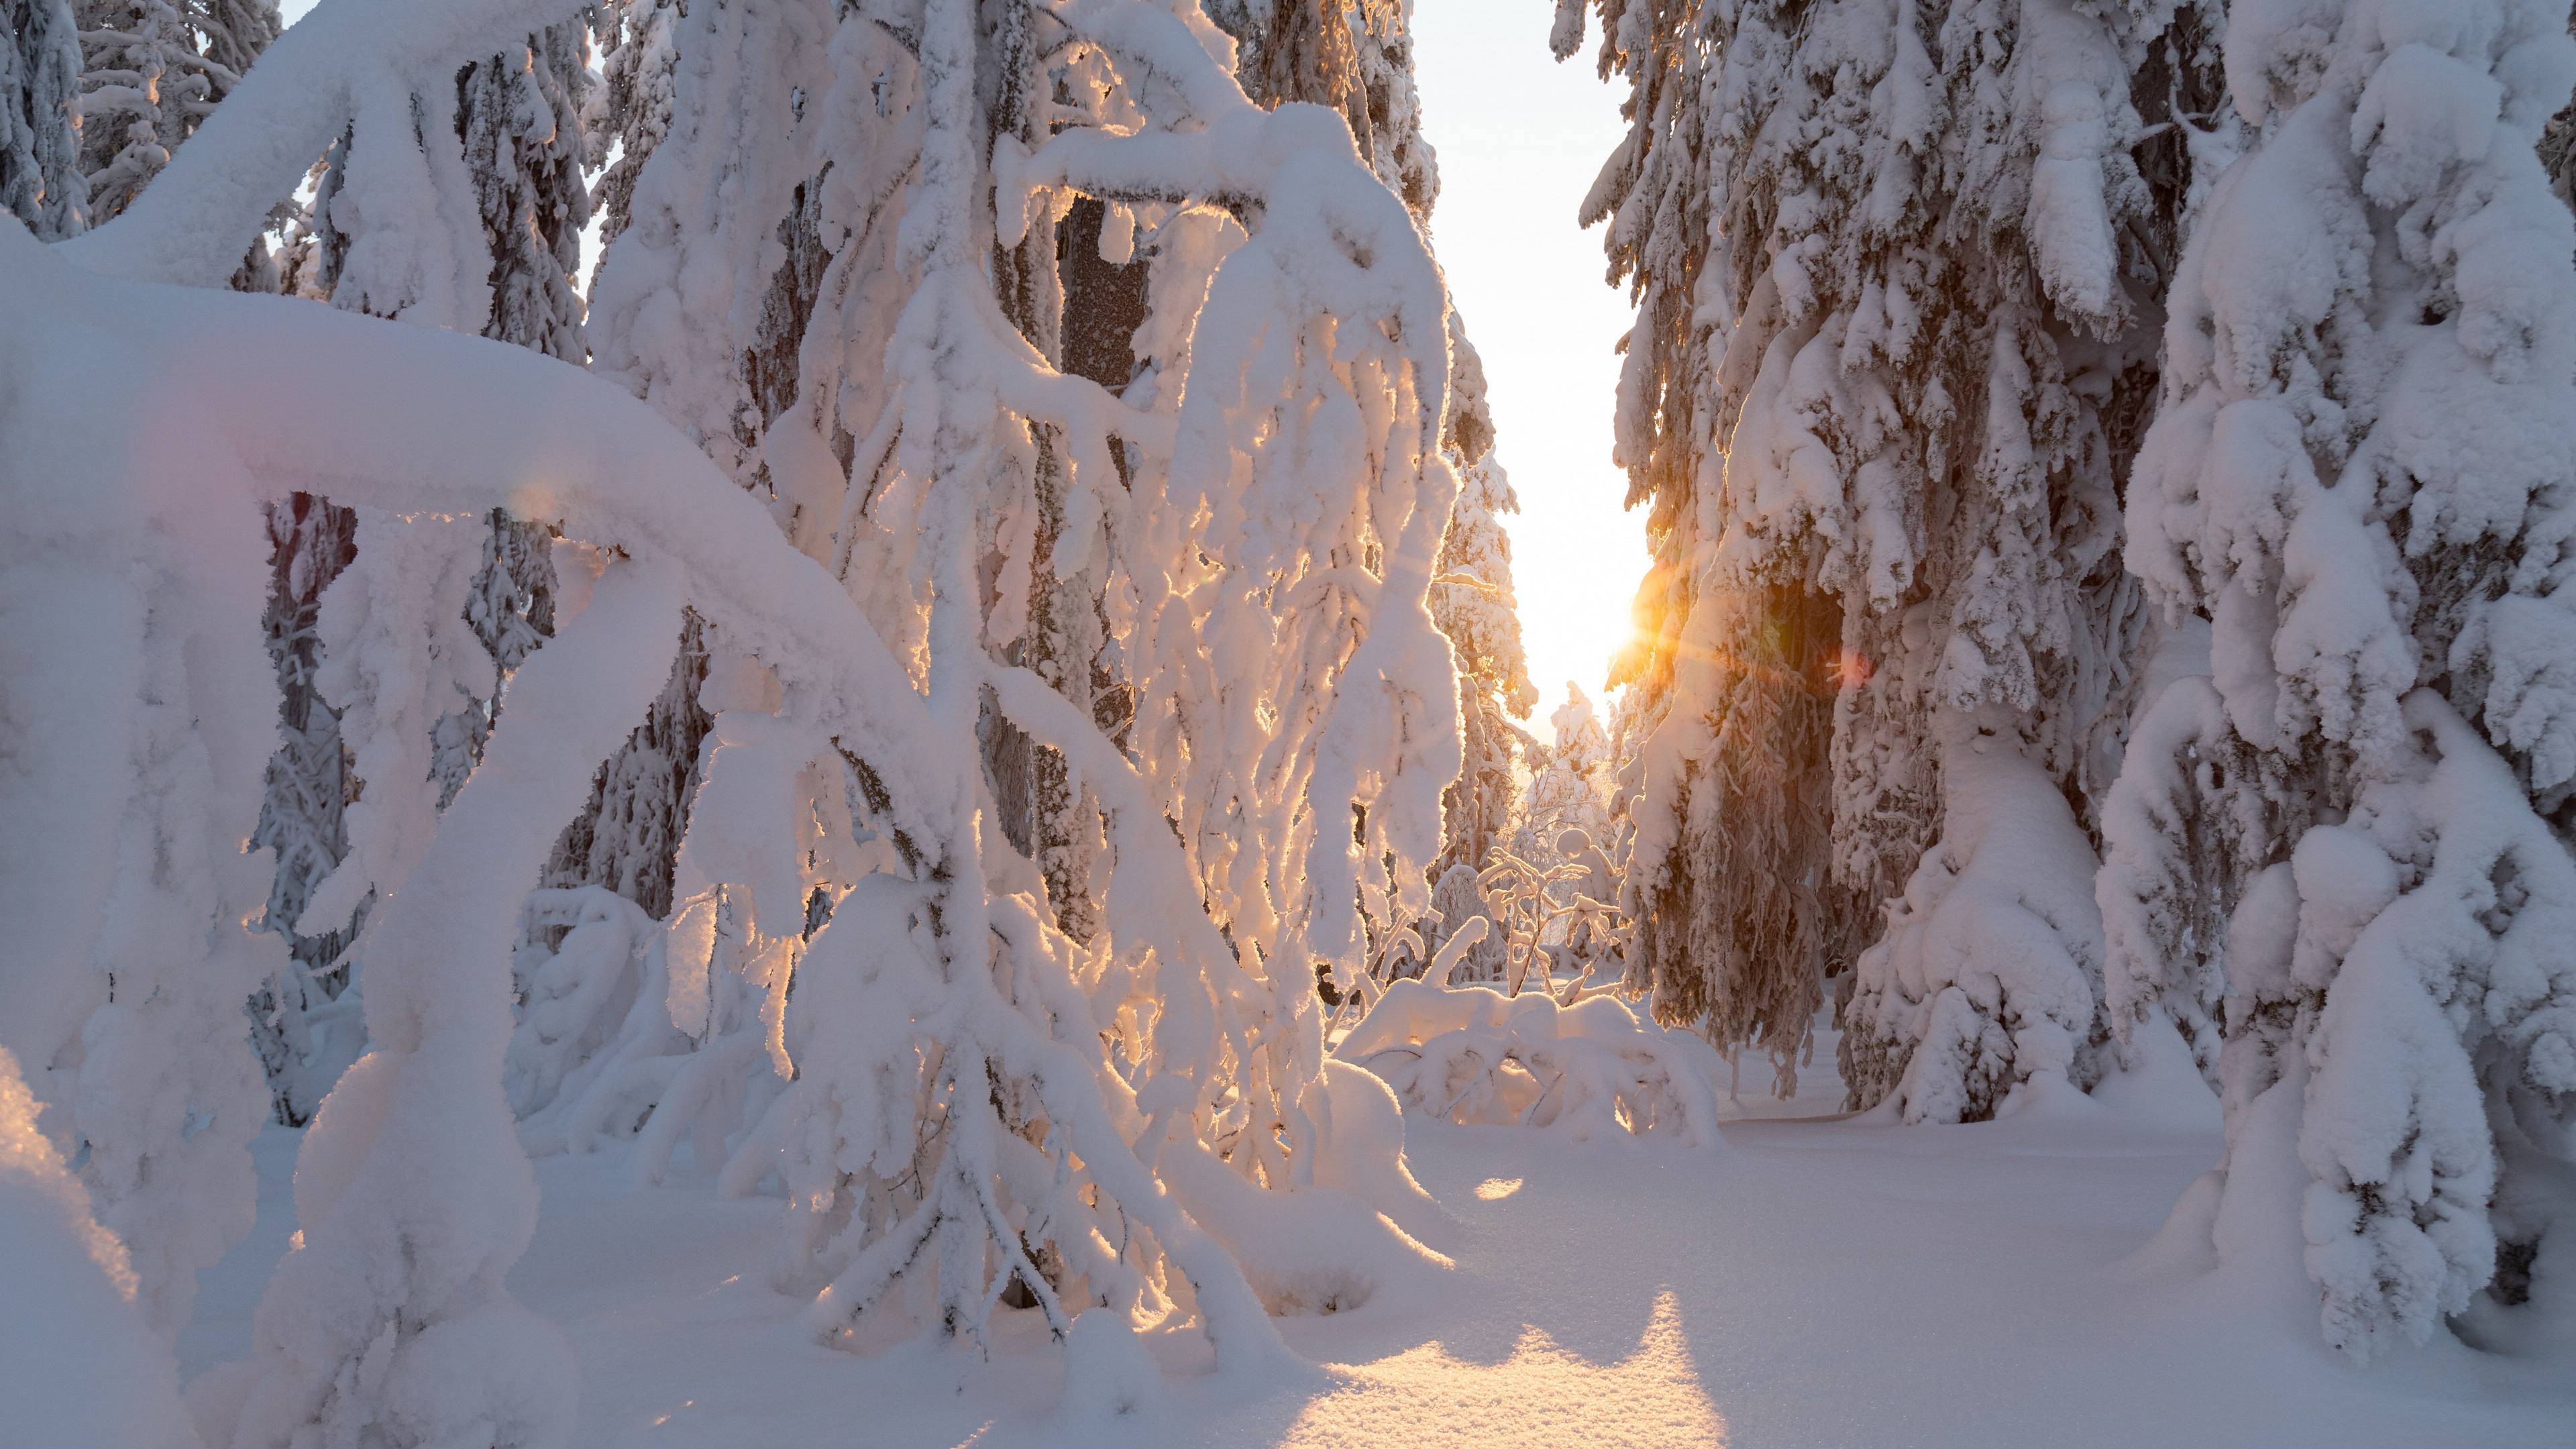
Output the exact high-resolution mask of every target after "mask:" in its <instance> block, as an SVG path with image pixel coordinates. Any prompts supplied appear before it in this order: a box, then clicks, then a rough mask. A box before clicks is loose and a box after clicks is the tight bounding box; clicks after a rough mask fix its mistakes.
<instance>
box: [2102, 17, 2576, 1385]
mask: <svg viewBox="0 0 2576 1449" xmlns="http://www.w3.org/2000/svg"><path fill="white" fill-rule="evenodd" d="M2225 60H2226V75H2227V80H2228V84H2229V91H2230V95H2231V97H2232V101H2233V109H2234V112H2235V114H2234V116H2233V117H2232V118H2224V119H2221V120H2218V121H2217V122H2215V123H2214V125H2213V128H2212V135H2213V138H2214V139H2215V140H2217V141H2219V142H2223V143H2225V144H2228V145H2229V146H2230V147H2231V148H2232V149H2241V151H2242V154H2241V157H2240V158H2239V159H2236V160H2235V161H2234V163H2233V164H2232V165H2230V166H2229V167H2228V168H2227V169H2226V170H2225V171H2224V172H2223V173H2222V174H2221V175H2220V176H2219V177H2218V178H2217V181H2216V184H2215V186H2214V187H2213V188H2212V189H2211V191H2210V194H2209V196H2208V199H2207V203H2206V210H2205V212H2204V213H2203V214H2202V215H2201V216H2200V217H2199V219H2198V221H2197V223H2196V225H2195V226H2194V227H2193V229H2192V233H2191V239H2190V243H2189V246H2188V247H2187V249H2186V250H2185V252H2184V254H2183V256H2182V259H2181V263H2180V265H2179V267H2178V268H2177V270H2176V271H2175V274H2174V283H2173V289H2172V293H2171V302H2170V320H2169V321H2168V323H2167V324H2166V329H2165V352H2166V373H2165V391H2164V398H2163V407H2162V409H2161V413H2160V415H2159V416H2158V418H2157V420H2156V423H2155V426H2154V428H2153V429H2152V430H2151V431H2150V432H2149V434H2148V436H2147V440H2146V448H2145V451H2144V452H2143V453H2142V454H2141V456H2140V458H2139V460H2138V468H2137V477H2136V481H2135V482H2134V484H2133V485H2132V488H2131V491H2130V495H2129V504H2128V517H2129V524H2130V537H2129V545H2128V558H2129V563H2130V567H2131V568H2132V569H2134V570H2135V571H2136V572H2137V573H2138V574H2139V575H2140V576H2142V577H2143V578H2144V579H2145V580H2146V582H2147V585H2148V587H2149V588H2150V589H2151V590H2152V591H2153V593H2154V595H2155V597H2156V598H2157V599H2158V600H2159V601H2160V602H2161V603H2162V604H2163V605H2164V607H2165V608H2166V609H2167V610H2168V611H2173V612H2180V611H2198V612H2199V613H2201V614H2203V615H2204V616H2205V617H2207V619H2208V620H2209V621H2210V647H2209V657H2208V663H2207V668H2206V673H2205V674H2203V675H2200V676H2197V677H2185V678H2181V679H2179V680H2177V681H2176V682H2174V683H2173V684H2171V685H2170V686H2168V687H2167V688H2166V689H2165V690H2164V691H2163V693H2162V694H2161V695H2160V696H2159V698H2158V699H2157V701H2156V703H2155V706H2154V707H2153V709H2152V710H2151V712H2149V713H2148V714H2147V715H2146V717H2145V718H2144V719H2143V720H2142V721H2141V723H2140V724H2139V726H2138V729H2137V731H2136V734H2135V738H2134V739H2133V740H2132V742H2131V744H2130V747H2129V751H2128V756H2127V764H2126V766H2125V768H2124V770H2123V773H2122V776H2121V780H2120V784H2119V786H2118V789H2117V790H2116V791H2115V792H2114V794H2113V797H2112V802H2111V803H2112V808H2111V809H2109V810H2108V811H2106V814H2105V831H2106V835H2107V838H2108V854H2109V861H2108V868H2106V869H2105V871H2104V872H2103V875H2102V880H2101V887H2100V890H2101V902H2102V908H2103V912H2104V916H2105V919H2106V923H2107V926H2108V930H2109V942H2110V970H2109V1002H2110V1007H2111V1012H2112V1016H2113V1020H2114V1022H2115V1023H2116V1025H2117V1026H2118V1027H2119V1029H2120V1030H2121V1031H2122V1032H2123V1034H2127V1033H2130V1032H2133V1031H2136V1030H2142V1029H2159V1030H2160V1029H2162V1028H2161V1026H2160V1023H2161V1021H2163V1020H2166V1019H2171V1020H2176V1021H2178V1022H2180V1023H2181V1024H2182V1025H2183V1026H2184V1027H2185V1028H2186V1030H2187V1031H2189V1032H2191V1033H2192V1034H2193V1035H2195V1036H2199V1037H2201V1038H2202V1039H2203V1040H2205V1039H2206V1037H2207V1035H2208V1032H2209V1024H2210V1023H2212V1022H2219V1021H2223V1023H2224V1028H2225V1034H2226V1035H2225V1045H2224V1047H2223V1048H2222V1049H2221V1050H2220V1052H2219V1061H2218V1077H2219V1080H2220V1082H2221V1085H2222V1100H2223V1101H2224V1103H2225V1105H2226V1106H2227V1109H2228V1150H2227V1156H2226V1159H2225V1161H2224V1163H2223V1165H2222V1167H2221V1168H2220V1170H2219V1171H2218V1172H2217V1173H2215V1174H2213V1175H2212V1176H2211V1177H2210V1178H2208V1179H2206V1180H2204V1182H2203V1183H2201V1184H2199V1185H2197V1186H2196V1187H2195V1188H2194V1190H2193V1192H2192V1193H2191V1194H2190V1195H2188V1196H2187V1197H2186V1198H2185V1200H2184V1204H2183V1206H2181V1207H2180V1208H2178V1209H2177V1210H2176V1213H2175V1220H2174V1222H2173V1224H2171V1225H2170V1226H2169V1229H2168V1232H2169V1234H2170V1235H2173V1236H2175V1237H2177V1238H2178V1239H2180V1240H2183V1241H2186V1242H2189V1243H2191V1244H2192V1245H2193V1246H2194V1252H2195V1256H2196V1257H2198V1258H2199V1259H2200V1260H2201V1261H2202V1262H2203V1263H2204V1264H2207V1263H2211V1262H2214V1263H2216V1264H2217V1265H2218V1266H2220V1267H2221V1268H2222V1269H2224V1270H2226V1271H2230V1272H2235V1273H2239V1274H2248V1275H2267V1276H2268V1277H2269V1278H2270V1279H2272V1280H2278V1279H2279V1278H2281V1277H2283V1276H2285V1275H2287V1274H2288V1273H2290V1272H2291V1271H2292V1269H2291V1268H2290V1264H2291V1263H2292V1262H2296V1263H2299V1264H2300V1265H2302V1266H2304V1268H2305V1271H2306V1275H2307V1277H2308V1278H2310V1279H2312V1280H2313V1281H2314V1285H2315V1291H2316V1294H2317V1299H2316V1300H2313V1301H2314V1302H2315V1303H2316V1304H2317V1306H2318V1307H2319V1308H2320V1310H2321V1320H2322V1324H2323V1328H2324V1332H2325V1337H2326V1339H2327V1341H2328V1342H2330V1343H2332V1344H2335V1345H2336V1346H2338V1347H2340V1348H2342V1349H2344V1350H2345V1351H2347V1352H2348V1353H2350V1354H2352V1355H2353V1356H2355V1357H2356V1358H2366V1357H2369V1356H2371V1355H2373V1354H2377V1353H2381V1352H2384V1351H2387V1350H2389V1349H2391V1348H2395V1347H2398V1346H2400V1345H2403V1344H2407V1343H2422V1342H2424V1341H2425V1340H2426V1339H2427V1338H2428V1337H2430V1336H2431V1335H2433V1334H2434V1333H2436V1332H2437V1331H2439V1330H2440V1329H2441V1328H2442V1326H2443V1324H2444V1322H2445V1321H2446V1320H2451V1321H2454V1322H2457V1323H2458V1324H2460V1325H2461V1326H2462V1328H2463V1329H2464V1331H2466V1332H2468V1333H2469V1334H2471V1335H2472V1336H2473V1337H2476V1338H2478V1339H2479V1340H2480V1341H2482V1342H2494V1343H2505V1342H2510V1341H2512V1339H2513V1337H2514V1335H2515V1334H2516V1332H2517V1331H2518V1325H2519V1323H2520V1321H2521V1320H2523V1319H2526V1318H2528V1317H2530V1316H2531V1315H2533V1314H2534V1313H2537V1312H2541V1311H2543V1308H2544V1307H2545V1305H2533V1304H2530V1303H2528V1302H2526V1300H2530V1299H2534V1298H2543V1299H2545V1298H2546V1297H2547V1296H2548V1295H2549V1294H2550V1293H2551V1292H2552V1291H2553V1287H2552V1285H2563V1284H2564V1282H2565V1276H2564V1275H2565V1271H2566V1270H2565V1267H2564V1264H2566V1263H2567V1262H2568V1261H2569V1257H2570V1255H2571V1254H2576V1232H2571V1231H2570V1222H2571V1219H2570V1217H2569V1210H2568V1206H2567V1201H2566V1197H2565V1187H2564V1184H2565V1182H2566V1181H2567V1173H2568V1170H2569V1169H2568V1165H2567V1143H2568V1140H2569V1138H2568V1129H2569V1124H2570V1121H2571V1118H2576V966H2571V957H2570V956H2569V954H2568V951H2567V948H2566V942H2567V939H2568V935H2569V932H2570V931H2571V929H2576V861H2571V859H2570V855H2569V850H2570V843H2571V833H2570V831H2569V828H2568V817H2567V802H2568V800H2569V798H2570V795H2571V791H2576V713H2571V710H2576V663H2571V661H2576V622H2571V621H2576V614H2571V613H2570V605H2571V604H2572V603H2576V586H2571V583H2570V576H2571V571H2576V561H2572V560H2571V556H2570V553H2569V539H2570V538H2571V536H2576V494H2571V492H2570V488H2571V482H2570V480H2571V478H2576V397H2571V396H2570V388H2571V383H2572V382H2576V353H2571V350H2570V349H2571V346H2576V235H2571V228H2570V224H2569V217H2568V214H2567V212H2566V209H2565V208H2564V207H2562V206H2560V205H2558V204H2557V203H2556V202H2555V201H2554V200H2553V199H2552V198H2551V195H2550V189H2549V180H2548V177H2547V175H2546V173H2545V172H2544V170H2543V169H2542V166H2541V164H2540V162H2539V161H2538V160H2537V159H2536V158H2535V155H2534V149H2533V148H2534V143H2535V141H2536V140H2537V139H2538V138H2539V137H2540V135H2541V132H2542V129H2543V126H2544V124H2545V123H2546V122H2547V120H2548V119H2549V116H2550V115H2551V113H2552V112H2554V111H2556V110H2557V109H2558V108H2559V107H2561V106H2562V105H2563V104H2564V103H2565V102H2566V99H2567V95H2568V90H2569V86H2570V83H2571V81H2576V46H2571V44H2570V42H2569V40H2568V38H2567V16H2566V14H2565V13H2564V10H2563V7H2560V6H2557V5H2555V4H2551V3H2541V0H2467V3H2458V4H2450V5H2441V6H2421V7H2413V8H2404V7H2380V6H2352V7H2349V8H2345V7H2310V8H2308V9H2306V10H2300V11H2295V12H2294V11H2290V10H2286V9H2278V8H2274V7H2255V6H2250V5H2244V4H2240V5H2238V6H2237V7H2235V11H2234V13H2233V14H2231V15H2230V17H2229V22H2228V30H2227V39H2226V56H2225ZM2481 1290H2484V1291H2483V1292H2482V1291H2481ZM2556 1291H2558V1292H2560V1293H2561V1294H2563V1292H2564V1290H2563V1286H2562V1287H2559V1288H2558V1289H2557V1290H2556ZM2556 1311H2558V1312H2560V1313H2564V1312H2565V1311H2566V1310H2565V1307H2564V1306H2563V1305H2561V1306H2559V1307H2558V1308H2557V1310H2556ZM2455 1315H2464V1316H2458V1317H2455Z"/></svg>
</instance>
